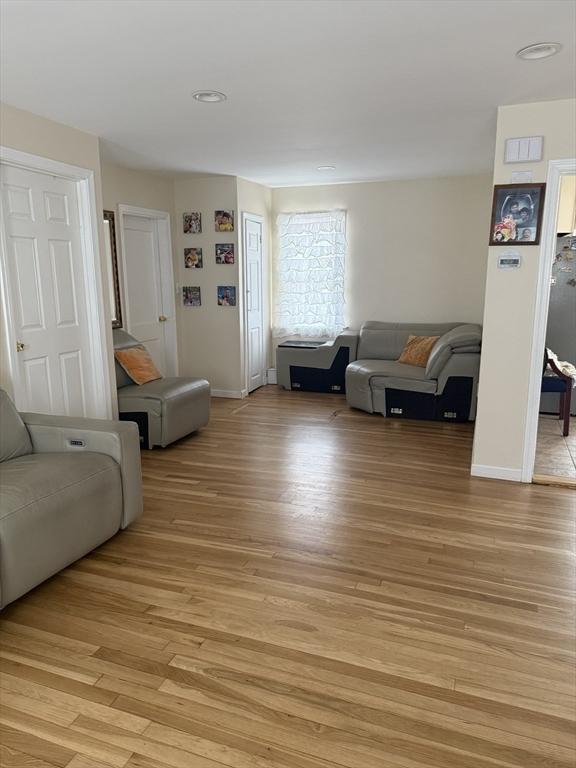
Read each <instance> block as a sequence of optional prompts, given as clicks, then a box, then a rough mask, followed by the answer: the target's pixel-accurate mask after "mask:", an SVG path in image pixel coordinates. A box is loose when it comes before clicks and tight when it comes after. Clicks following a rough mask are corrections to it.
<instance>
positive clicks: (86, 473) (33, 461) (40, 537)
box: [0, 451, 122, 605]
mask: <svg viewBox="0 0 576 768" xmlns="http://www.w3.org/2000/svg"><path fill="white" fill-rule="evenodd" d="M121 519H122V482H121V477H120V466H119V465H118V464H117V463H116V462H115V461H114V459H112V458H111V457H110V456H106V455H104V454H101V453H92V452H78V453H76V452H72V451H70V452H66V453H39V454H35V453H33V454H30V455H28V456H21V457H19V458H17V459H13V460H11V461H5V462H3V463H2V464H0V569H1V570H0V576H1V581H2V603H3V604H4V605H6V604H7V603H9V602H12V600H15V599H17V598H18V597H20V595H23V594H24V593H25V592H28V590H30V589H32V588H33V587H35V586H36V585H37V584H39V583H40V582H41V581H43V580H44V579H47V578H49V577H50V576H52V575H53V574H54V573H57V572H58V571H60V570H61V569H62V568H65V567H66V566H67V565H69V564H70V563H72V562H74V560H77V559H78V558H80V557H82V556H83V555H85V554H87V553H88V552H90V551H91V550H92V549H94V547H96V546H98V545H99V544H101V543H103V542H104V541H106V540H107V539H109V538H110V537H111V536H113V535H114V534H115V533H116V532H117V531H118V530H119V528H120V523H121Z"/></svg>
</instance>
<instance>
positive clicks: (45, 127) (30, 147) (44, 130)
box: [0, 104, 116, 408]
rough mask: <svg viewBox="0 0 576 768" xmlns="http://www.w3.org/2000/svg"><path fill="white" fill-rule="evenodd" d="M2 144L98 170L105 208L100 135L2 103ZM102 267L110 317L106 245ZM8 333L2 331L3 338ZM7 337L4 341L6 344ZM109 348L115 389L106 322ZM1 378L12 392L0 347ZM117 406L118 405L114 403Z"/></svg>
mask: <svg viewBox="0 0 576 768" xmlns="http://www.w3.org/2000/svg"><path fill="white" fill-rule="evenodd" d="M0 144H1V145H3V146H5V147H10V148H11V149H17V150H19V151H21V152H28V153H30V154H33V155H39V156H41V157H47V158H50V159H51V160H58V161H59V162H62V163H67V164H69V165H76V166H78V167H80V168H85V169H88V170H91V171H93V172H94V186H95V192H96V207H97V209H98V211H101V210H102V206H103V204H102V184H101V177H100V148H99V142H98V137H97V136H93V135H92V134H89V133H84V132H83V131H79V130H77V129H76V128H71V127H70V126H67V125H63V124H62V123H55V122H53V121H52V120H47V119H46V118H44V117H40V116H39V115H34V114H32V113H31V112H26V111H24V110H21V109H16V108H15V107H11V106H9V105H7V104H0ZM98 239H99V244H100V246H102V244H103V242H104V231H103V225H102V220H101V218H100V217H99V218H98ZM100 270H101V280H102V283H101V284H102V286H103V287H104V289H103V296H104V298H103V301H104V310H105V315H106V317H107V318H109V317H110V307H109V305H108V296H107V294H106V291H105V286H106V285H107V271H106V264H105V261H104V255H103V250H102V247H101V249H100ZM3 337H4V334H2V338H3ZM4 343H5V342H4V339H3V341H2V344H4ZM106 349H107V352H108V359H109V368H110V385H111V387H112V388H113V391H115V389H116V384H115V381H114V356H113V348H112V329H111V323H110V322H107V323H106ZM0 353H1V355H0V357H1V361H0V379H1V381H2V383H3V386H5V387H6V388H7V389H8V390H9V391H10V382H9V379H8V373H7V371H6V369H5V365H6V354H5V349H1V350H0ZM113 407H114V408H116V404H115V403H114V404H113Z"/></svg>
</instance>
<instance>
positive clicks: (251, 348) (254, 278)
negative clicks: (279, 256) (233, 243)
mask: <svg viewBox="0 0 576 768" xmlns="http://www.w3.org/2000/svg"><path fill="white" fill-rule="evenodd" d="M244 248H245V254H246V318H247V329H246V332H247V335H248V344H247V348H248V361H247V362H248V392H253V391H254V390H255V389H258V387H261V386H262V385H263V384H265V383H266V374H265V368H266V365H265V360H264V328H263V322H264V319H263V306H262V222H261V221H260V220H258V219H251V218H250V217H249V215H246V217H245V219H244Z"/></svg>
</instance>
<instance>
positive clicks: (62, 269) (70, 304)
mask: <svg viewBox="0 0 576 768" xmlns="http://www.w3.org/2000/svg"><path fill="white" fill-rule="evenodd" d="M1 170H2V175H1V186H2V212H3V219H4V239H5V246H6V283H7V285H6V289H7V292H8V295H9V301H10V305H11V314H12V320H13V328H14V331H15V338H14V339H10V340H9V343H10V344H14V345H15V346H16V349H17V350H18V351H17V355H16V360H17V368H18V370H17V371H16V372H15V373H16V381H15V393H14V394H15V400H16V405H17V407H18V408H19V409H20V410H28V411H36V412H39V413H53V414H66V415H69V416H97V415H99V413H98V412H95V411H94V409H95V407H96V398H95V387H94V371H93V368H92V366H93V363H92V354H91V352H92V350H91V343H90V330H89V324H88V314H87V313H88V309H87V302H86V278H87V276H86V275H85V267H84V261H83V251H82V236H83V233H82V229H81V226H80V212H79V204H78V196H77V187H76V184H75V182H73V181H69V180H66V179H62V178H59V177H54V176H50V175H48V174H44V173H38V172H34V171H26V170H22V169H20V168H15V167H11V166H6V165H3V166H2V169H1ZM91 279H93V278H91Z"/></svg>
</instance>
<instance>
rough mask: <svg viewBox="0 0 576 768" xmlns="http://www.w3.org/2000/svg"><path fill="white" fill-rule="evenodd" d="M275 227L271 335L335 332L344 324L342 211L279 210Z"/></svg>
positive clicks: (344, 252)
mask: <svg viewBox="0 0 576 768" xmlns="http://www.w3.org/2000/svg"><path fill="white" fill-rule="evenodd" d="M277 225H278V248H277V252H276V260H275V270H274V304H273V306H274V322H273V329H272V333H273V335H274V337H275V338H279V337H286V336H308V337H322V336H336V335H337V334H338V333H340V331H341V330H342V328H343V327H344V262H345V257H346V211H320V212H318V213H282V214H280V215H279V216H278V219H277Z"/></svg>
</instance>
